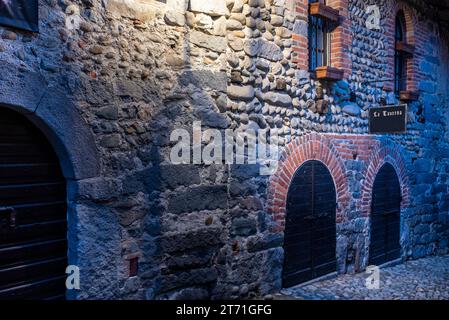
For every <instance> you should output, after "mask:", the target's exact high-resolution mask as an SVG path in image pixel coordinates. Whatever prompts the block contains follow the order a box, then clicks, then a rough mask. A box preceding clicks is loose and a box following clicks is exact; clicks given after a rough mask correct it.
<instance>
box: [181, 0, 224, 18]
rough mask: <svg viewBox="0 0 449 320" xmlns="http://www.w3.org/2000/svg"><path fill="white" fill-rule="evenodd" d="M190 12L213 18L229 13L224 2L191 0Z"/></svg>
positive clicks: (218, 0) (222, 0) (220, 0)
mask: <svg viewBox="0 0 449 320" xmlns="http://www.w3.org/2000/svg"><path fill="white" fill-rule="evenodd" d="M190 10H192V11H194V12H202V13H206V14H208V15H211V16H222V15H225V14H226V12H227V9H226V1H224V0H207V1H204V0H190Z"/></svg>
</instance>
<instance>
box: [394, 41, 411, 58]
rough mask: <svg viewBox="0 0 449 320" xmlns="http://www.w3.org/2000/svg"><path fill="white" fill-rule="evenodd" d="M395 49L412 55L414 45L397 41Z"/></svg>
mask: <svg viewBox="0 0 449 320" xmlns="http://www.w3.org/2000/svg"><path fill="white" fill-rule="evenodd" d="M396 50H398V51H401V52H403V53H404V54H406V55H408V56H413V53H414V52H415V46H414V45H411V44H407V43H405V42H404V41H397V42H396Z"/></svg>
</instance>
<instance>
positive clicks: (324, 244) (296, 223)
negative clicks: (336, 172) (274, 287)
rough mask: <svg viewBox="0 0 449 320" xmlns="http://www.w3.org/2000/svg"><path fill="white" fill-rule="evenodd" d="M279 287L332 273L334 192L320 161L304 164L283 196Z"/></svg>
mask: <svg viewBox="0 0 449 320" xmlns="http://www.w3.org/2000/svg"><path fill="white" fill-rule="evenodd" d="M284 252H285V258H284V269H283V275H282V280H283V286H284V287H291V286H294V285H297V284H299V283H303V282H306V281H309V280H312V279H314V278H318V277H321V276H324V275H326V274H329V273H332V272H334V271H336V267H337V262H336V192H335V185H334V181H333V179H332V176H331V174H330V172H329V170H328V169H327V167H326V166H325V165H324V164H323V163H322V162H320V161H315V160H313V161H307V162H305V163H304V164H303V165H302V166H301V167H300V168H299V169H298V170H297V171H296V173H295V175H294V176H293V179H292V182H291V184H290V187H289V190H288V195H287V208H286V224H285V238H284Z"/></svg>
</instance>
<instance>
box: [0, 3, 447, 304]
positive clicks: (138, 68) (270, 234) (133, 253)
mask: <svg viewBox="0 0 449 320" xmlns="http://www.w3.org/2000/svg"><path fill="white" fill-rule="evenodd" d="M334 2H338V4H337V5H338V6H341V8H340V9H341V12H346V19H347V20H346V21H347V23H346V24H345V28H346V29H345V30H346V31H345V32H346V33H347V35H350V38H348V39H349V40H348V41H349V42H350V43H349V45H348V46H347V47H345V48H343V51H342V52H343V54H345V55H346V57H347V59H348V61H349V64H348V65H347V66H346V69H347V70H346V72H345V77H344V79H343V80H340V81H316V80H314V79H313V78H312V77H311V76H310V74H309V72H308V70H305V69H304V68H303V67H301V65H302V64H303V63H302V62H304V61H306V60H307V59H308V57H306V56H302V55H301V54H300V53H301V48H303V47H301V45H300V41H301V39H303V38H306V37H307V32H308V31H307V20H306V19H307V14H306V15H304V14H303V13H302V11H301V8H302V6H303V5H304V3H305V4H307V1H305V0H296V1H295V0H226V1H225V0H208V1H200V0H190V1H188V0H167V1H157V0H101V1H100V0H73V1H71V0H61V1H58V0H40V1H39V16H40V23H39V26H40V32H39V33H36V34H35V33H28V32H23V31H20V30H15V29H11V28H7V27H0V36H1V39H0V104H7V105H10V106H13V107H14V108H16V109H17V110H18V111H22V112H24V111H26V112H29V113H33V112H34V113H35V114H36V116H37V117H39V119H40V120H41V121H42V123H48V127H49V128H59V129H58V130H56V131H55V132H54V133H53V134H54V135H55V136H56V138H55V139H56V140H57V141H59V142H61V145H63V144H67V145H69V146H70V147H67V146H66V148H68V149H70V150H69V151H70V152H71V153H70V154H75V156H73V157H69V159H68V162H67V163H63V164H62V165H63V167H65V166H67V167H70V166H71V165H74V166H75V167H76V168H80V170H81V171H82V170H85V171H86V170H87V172H88V174H85V175H77V174H76V172H77V171H76V170H75V171H74V172H75V173H74V174H73V175H72V176H71V177H67V178H68V190H69V198H68V204H69V212H68V217H69V260H70V263H71V264H74V265H78V266H79V267H80V270H81V290H79V291H76V292H71V293H69V297H70V298H73V299H208V298H213V299H217V298H233V299H236V298H244V297H254V296H264V295H267V294H269V293H273V292H277V291H279V290H280V289H281V285H282V283H281V274H282V266H283V226H284V220H285V216H284V214H283V213H285V212H284V211H283V210H285V209H283V207H282V206H283V204H282V203H283V202H282V201H285V192H286V186H283V184H285V182H288V181H283V180H282V179H284V178H283V177H284V176H283V174H284V173H287V172H290V171H291V170H290V169H289V168H287V169H286V166H287V167H288V165H290V164H295V165H300V164H301V163H302V161H305V160H307V159H321V160H323V162H325V163H327V164H329V166H330V167H332V168H333V169H332V170H331V173H333V174H335V175H336V176H338V179H339V181H340V184H339V188H338V189H339V191H338V199H339V204H338V221H337V237H338V239H337V260H338V271H339V272H341V273H352V272H359V271H362V270H364V268H365V267H366V265H367V253H366V250H367V237H368V236H369V212H368V210H369V209H368V207H369V200H366V199H369V198H370V191H371V190H370V186H371V188H372V179H373V177H374V176H375V172H376V170H377V169H378V168H379V166H380V165H381V164H382V163H383V161H391V162H392V163H393V164H394V165H395V167H396V169H398V170H399V171H400V174H399V176H400V180H401V188H402V190H403V192H404V193H405V194H407V197H406V199H403V204H404V205H403V212H402V213H401V215H402V217H403V218H402V222H401V246H402V248H403V254H402V257H403V259H404V260H405V259H416V258H420V257H424V256H428V255H436V254H444V253H447V252H448V241H449V233H448V226H449V216H448V212H449V198H448V187H449V135H448V134H449V127H448V120H447V119H448V116H449V114H448V110H449V109H448V103H449V100H448V92H449V80H448V79H449V77H448V75H449V64H448V59H449V52H448V38H447V34H446V33H445V32H444V31H445V30H442V29H441V27H440V26H439V25H438V23H437V21H434V20H432V18H430V17H428V16H426V15H425V13H423V12H421V11H419V10H418V9H417V8H419V7H416V6H413V5H412V4H411V2H410V3H409V2H399V3H396V1H395V0H366V1H362V0H347V1H343V0H342V1H334ZM412 2H413V3H415V2H416V1H412ZM373 4H377V5H378V6H379V8H380V10H381V22H380V23H381V28H380V29H378V30H376V29H373V30H371V29H368V28H367V27H366V25H365V21H366V18H367V16H366V10H365V9H366V7H367V6H369V5H373ZM398 5H400V6H402V7H404V8H406V9H405V10H407V12H408V14H409V16H410V23H411V24H412V25H413V28H414V29H413V37H414V38H413V41H414V44H415V47H416V52H415V55H414V61H413V64H412V65H411V66H410V68H411V70H412V71H411V75H412V76H411V77H412V78H413V79H412V80H413V84H412V85H413V86H416V90H417V91H419V98H418V99H417V100H415V101H411V102H409V114H408V124H407V133H405V134H400V135H385V136H372V135H368V110H369V108H370V107H373V106H380V105H381V104H382V101H387V102H388V103H389V104H394V103H397V102H399V101H396V100H395V97H394V94H393V93H392V92H391V89H389V86H388V83H383V82H372V81H377V80H379V79H388V78H389V77H390V75H389V72H390V71H391V70H390V67H391V66H390V64H391V48H390V46H389V45H388V44H389V41H390V40H391V36H392V35H391V34H390V33H391V30H390V29H389V23H390V22H389V19H390V15H391V12H393V11H394V10H392V8H395V7H396V6H398ZM421 5H423V6H425V5H426V4H425V3H421ZM393 37H394V35H393ZM393 50H394V49H393ZM386 82H388V81H386ZM351 92H353V93H355V95H356V97H355V100H354V99H351ZM47 106H51V107H47ZM64 114H69V115H71V116H70V119H79V120H76V121H79V123H83V124H84V125H87V127H88V130H87V131H88V132H87V131H86V132H87V133H88V134H87V133H86V134H84V133H83V134H80V133H79V132H81V131H80V130H81V128H82V125H81V124H80V125H78V122H76V121H75V120H73V123H72V122H64V121H63V120H61V119H63V118H62V116H61V115H64ZM194 121H201V123H202V126H203V128H205V129H207V128H215V129H219V130H223V131H224V130H225V129H237V128H241V129H254V130H258V129H269V131H270V132H271V133H276V134H278V136H279V144H280V145H281V147H282V148H283V150H284V153H283V154H282V155H281V161H280V167H279V171H278V172H277V173H275V174H274V175H273V176H271V177H266V176H260V175H259V167H258V165H227V164H224V163H223V164H213V165H189V164H185V165H173V164H171V162H170V159H169V154H170V149H171V147H172V146H173V145H174V143H173V142H171V141H170V134H171V132H172V130H174V129H179V128H185V129H186V130H188V131H191V130H192V125H193V122H194ZM64 126H65V127H64ZM68 128H73V130H68ZM76 132H78V134H77V133H76ZM83 132H84V131H83ZM89 135H91V136H92V137H93V138H92V141H93V143H92V148H87V147H86V146H89V140H88V136H89ZM67 141H68V142H67ZM308 145H310V146H311V149H310V150H309V149H307V148H305V147H304V146H308ZM301 146H303V147H304V148H305V149H304V152H303V153H301V154H302V156H303V158H301V159H302V160H301V159H299V157H296V156H295V154H296V153H295V152H298V154H299V151H296V150H300V149H301ZM83 148H87V149H83ZM77 150H90V151H89V152H87V151H83V152H81V151H80V152H77ZM307 150H309V151H307ZM317 150H321V151H317ZM290 158H291V159H292V160H289V159H290ZM293 159H296V160H295V161H296V162H295V161H294V160H293ZM292 169H297V167H296V168H292ZM334 178H335V177H334ZM286 179H287V178H286ZM281 180H282V181H281ZM287 180H288V179H287ZM370 183H371V185H370ZM340 186H341V187H340ZM287 187H288V186H287ZM367 201H368V202H367ZM133 259H138V265H139V269H138V274H137V276H133V277H130V276H129V262H130V260H133Z"/></svg>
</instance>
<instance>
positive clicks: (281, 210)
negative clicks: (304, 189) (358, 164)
mask: <svg viewBox="0 0 449 320" xmlns="http://www.w3.org/2000/svg"><path fill="white" fill-rule="evenodd" d="M309 160H318V161H321V162H322V163H324V164H325V165H326V166H327V168H328V169H329V171H330V173H331V175H332V178H333V180H334V184H335V190H336V192H337V203H338V205H337V222H341V221H343V220H344V212H345V209H346V208H347V207H348V205H349V201H350V195H349V185H348V179H347V177H346V175H345V167H344V164H343V162H342V160H341V156H340V155H339V154H338V151H337V150H335V148H334V147H333V146H332V145H331V144H329V143H328V141H327V140H325V139H322V137H321V136H320V135H318V134H310V135H307V136H303V137H301V138H298V139H296V140H294V141H292V142H291V143H289V144H288V145H287V146H286V147H285V149H284V151H283V152H282V154H281V157H280V160H279V164H278V168H277V170H276V173H275V174H274V175H273V176H271V178H270V181H269V188H268V199H267V204H268V213H270V214H272V216H273V220H274V221H275V222H276V230H274V231H283V230H284V228H285V214H286V204H287V194H288V189H289V186H290V183H291V181H292V179H293V176H294V174H295V172H296V170H297V169H298V168H299V167H300V166H301V165H302V164H303V163H305V162H306V161H309Z"/></svg>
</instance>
